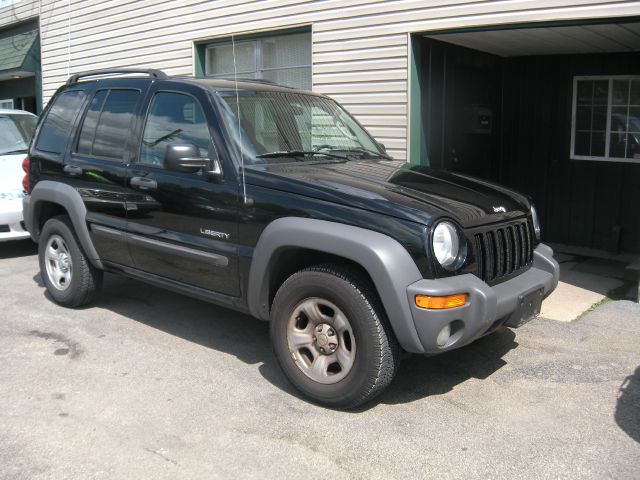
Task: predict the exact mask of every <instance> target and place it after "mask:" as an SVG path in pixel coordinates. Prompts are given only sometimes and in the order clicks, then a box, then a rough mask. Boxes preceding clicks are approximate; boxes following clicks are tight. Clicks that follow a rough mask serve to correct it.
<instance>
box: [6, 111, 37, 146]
mask: <svg viewBox="0 0 640 480" xmlns="http://www.w3.org/2000/svg"><path fill="white" fill-rule="evenodd" d="M37 122H38V119H37V118H36V117H34V116H31V115H24V114H11V113H9V114H6V113H2V114H0V155H7V154H11V153H15V154H19V153H26V151H27V149H28V148H29V142H30V141H31V137H33V132H34V131H35V129H36V123H37Z"/></svg>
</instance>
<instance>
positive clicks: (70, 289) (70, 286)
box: [38, 215, 103, 307]
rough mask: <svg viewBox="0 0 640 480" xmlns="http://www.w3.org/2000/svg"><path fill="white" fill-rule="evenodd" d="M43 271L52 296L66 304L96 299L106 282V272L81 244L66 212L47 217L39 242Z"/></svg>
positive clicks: (70, 304) (78, 305) (82, 303)
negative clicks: (84, 250) (92, 263)
mask: <svg viewBox="0 0 640 480" xmlns="http://www.w3.org/2000/svg"><path fill="white" fill-rule="evenodd" d="M38 259H39V263H40V275H41V276H42V280H43V281H44V284H45V286H46V287H47V291H48V292H49V294H50V295H51V297H52V298H53V299H54V300H55V301H56V303H59V304H60V305H63V306H65V307H80V306H83V305H86V304H88V303H90V302H92V301H93V300H94V299H95V297H96V296H97V295H98V292H99V291H100V288H101V286H102V277H103V273H102V271H101V270H98V269H97V268H95V267H94V266H93V265H91V263H90V262H89V260H88V259H87V257H86V256H85V254H84V252H83V251H82V249H81V248H80V243H79V242H78V238H77V237H76V234H75V232H74V230H73V225H72V223H71V220H70V219H69V217H67V216H66V215H60V216H58V217H54V218H51V219H49V220H47V222H46V223H45V224H44V227H43V228H42V234H41V235H40V239H39V242H38Z"/></svg>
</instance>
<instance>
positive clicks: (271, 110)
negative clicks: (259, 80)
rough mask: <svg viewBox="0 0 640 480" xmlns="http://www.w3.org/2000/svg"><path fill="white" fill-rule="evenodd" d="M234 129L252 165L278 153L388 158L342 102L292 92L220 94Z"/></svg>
mask: <svg viewBox="0 0 640 480" xmlns="http://www.w3.org/2000/svg"><path fill="white" fill-rule="evenodd" d="M219 95H220V97H221V98H222V100H223V107H224V112H225V116H226V118H227V123H228V125H229V128H230V129H231V130H232V131H233V132H234V133H235V138H236V140H237V141H240V142H241V145H242V149H243V151H244V154H245V155H246V156H247V158H248V159H249V161H253V162H258V163H259V162H263V161H266V160H267V159H268V158H277V155H276V154H277V153H278V152H289V153H290V152H296V151H302V152H319V153H322V152H324V153H326V154H332V155H339V156H345V155H356V154H357V155H362V154H367V155H375V156H381V155H384V153H383V152H381V151H380V147H379V146H378V144H377V143H376V142H375V141H374V140H373V139H372V138H371V136H370V135H369V134H368V133H367V132H366V131H365V130H364V129H363V128H362V127H361V126H360V125H359V124H358V123H357V122H356V121H355V120H354V119H353V118H352V117H351V116H350V115H349V114H348V113H347V112H346V111H345V110H344V109H343V108H342V107H340V106H339V105H338V104H337V103H336V102H334V101H333V100H330V99H328V98H325V97H320V96H315V95H305V94H300V93H293V92H292V93H288V92H259V91H256V92H253V91H240V92H238V95H237V96H236V93H235V92H220V93H219Z"/></svg>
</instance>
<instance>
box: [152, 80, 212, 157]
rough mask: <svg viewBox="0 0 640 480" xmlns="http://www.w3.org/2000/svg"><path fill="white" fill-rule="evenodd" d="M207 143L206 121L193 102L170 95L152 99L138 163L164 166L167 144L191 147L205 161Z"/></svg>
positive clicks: (164, 93)
mask: <svg viewBox="0 0 640 480" xmlns="http://www.w3.org/2000/svg"><path fill="white" fill-rule="evenodd" d="M209 142H210V138H209V130H208V128H207V121H206V119H205V117H204V112H203V111H202V107H201V106H200V104H199V103H198V101H197V100H196V99H195V98H193V97H191V96H189V95H183V94H180V93H169V92H160V93H157V94H156V95H155V96H154V97H153V101H152V102H151V108H150V110H149V116H148V118H147V123H146V125H145V127H144V134H143V136H142V150H141V152H140V162H141V163H147V164H151V165H158V166H163V165H164V152H165V150H166V148H167V145H169V144H183V145H184V144H193V145H195V146H197V147H198V148H199V150H200V156H201V157H202V158H206V157H207V156H208V152H209Z"/></svg>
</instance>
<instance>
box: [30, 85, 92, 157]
mask: <svg viewBox="0 0 640 480" xmlns="http://www.w3.org/2000/svg"><path fill="white" fill-rule="evenodd" d="M84 97H85V93H84V92H83V91H82V90H71V91H67V92H63V93H61V94H60V95H58V96H57V97H56V98H54V99H53V104H52V105H51V108H50V109H49V113H48V114H47V118H46V119H45V121H44V123H43V124H42V127H41V128H40V133H39V135H38V140H37V142H36V148H37V149H38V150H42V151H44V152H51V153H58V154H59V153H62V152H63V151H64V149H65V147H66V145H67V139H68V137H69V135H70V133H71V127H72V126H73V121H74V120H75V118H76V115H77V114H78V112H79V111H80V107H81V106H82V100H83V99H84Z"/></svg>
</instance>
